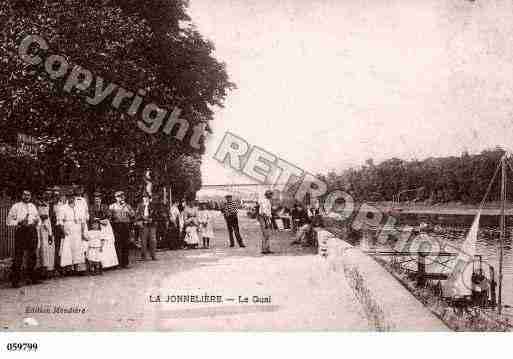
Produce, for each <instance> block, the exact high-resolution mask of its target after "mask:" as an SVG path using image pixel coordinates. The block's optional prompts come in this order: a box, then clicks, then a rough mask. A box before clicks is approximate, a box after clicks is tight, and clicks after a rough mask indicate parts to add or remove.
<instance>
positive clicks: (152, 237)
mask: <svg viewBox="0 0 513 359" xmlns="http://www.w3.org/2000/svg"><path fill="white" fill-rule="evenodd" d="M159 215H160V213H159V208H158V207H157V206H156V204H155V203H152V202H151V198H150V196H149V195H148V194H147V193H144V195H143V198H142V202H141V203H139V205H138V206H137V209H136V211H135V220H136V224H137V226H138V227H139V236H140V239H141V247H142V259H143V260H146V257H147V251H148V249H149V251H150V256H151V259H152V260H154V261H155V260H157V257H156V255H155V252H156V249H157V225H158V222H159V220H160V216H159Z"/></svg>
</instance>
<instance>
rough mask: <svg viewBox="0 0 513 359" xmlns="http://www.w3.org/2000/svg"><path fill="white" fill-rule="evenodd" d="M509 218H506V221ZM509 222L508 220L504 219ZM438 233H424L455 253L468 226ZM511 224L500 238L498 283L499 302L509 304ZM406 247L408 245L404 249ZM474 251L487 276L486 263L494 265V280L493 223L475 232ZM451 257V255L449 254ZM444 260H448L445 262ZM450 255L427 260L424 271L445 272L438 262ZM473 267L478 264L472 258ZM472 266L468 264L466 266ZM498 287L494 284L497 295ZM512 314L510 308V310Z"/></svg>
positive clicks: (512, 294)
mask: <svg viewBox="0 0 513 359" xmlns="http://www.w3.org/2000/svg"><path fill="white" fill-rule="evenodd" d="M508 222H509V221H508ZM508 224H509V223H508ZM442 229H443V230H442V231H441V233H438V234H436V233H428V236H429V237H431V238H432V239H434V240H436V241H437V242H438V244H437V246H434V247H433V248H440V249H441V251H445V252H451V253H458V249H459V248H460V247H461V244H462V243H463V242H464V239H465V236H466V234H467V232H468V230H469V229H470V226H465V227H459V228H449V227H442ZM512 234H513V226H508V227H507V231H506V236H505V241H504V247H503V248H504V257H503V258H504V261H503V286H502V301H503V304H507V305H511V306H513V249H512V236H513V235H512ZM360 245H361V246H362V248H364V249H370V250H390V249H391V247H389V246H388V247H387V246H383V245H378V244H376V242H374V243H360ZM405 251H408V249H405ZM476 255H481V256H482V260H483V270H484V273H485V275H486V276H487V277H489V269H488V266H492V267H494V269H495V273H496V280H497V281H498V272H499V230H498V228H497V227H496V226H494V227H480V229H479V232H478V241H477V245H476ZM453 258H455V257H453ZM397 259H398V260H399V261H403V262H404V263H403V267H405V268H408V269H416V266H417V262H416V261H415V260H412V261H410V262H407V260H408V257H406V258H404V257H398V258H397ZM447 261H448V262H447ZM451 261H454V259H452V260H451V259H449V258H447V257H446V258H439V259H438V260H436V261H434V260H428V261H427V265H426V271H427V272H430V273H436V272H447V271H448V269H447V268H446V267H444V266H443V265H440V264H439V262H443V263H445V264H449V265H450V263H453V262H451ZM474 265H475V267H476V268H477V267H478V264H477V262H475V264H474ZM471 267H472V266H469V267H468V268H469V270H472V269H471ZM498 291H499V288H498V286H497V295H498ZM512 314H513V312H512Z"/></svg>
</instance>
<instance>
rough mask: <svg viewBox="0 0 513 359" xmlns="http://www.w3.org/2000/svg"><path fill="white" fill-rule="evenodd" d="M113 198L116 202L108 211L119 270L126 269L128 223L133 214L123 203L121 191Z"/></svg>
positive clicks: (123, 194) (123, 197)
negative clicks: (114, 239)
mask: <svg viewBox="0 0 513 359" xmlns="http://www.w3.org/2000/svg"><path fill="white" fill-rule="evenodd" d="M114 197H115V198H116V202H115V203H113V204H111V205H110V207H109V211H110V216H111V218H112V229H113V231H114V237H115V238H116V242H115V245H116V252H117V254H118V258H119V263H120V265H121V268H128V261H129V260H128V254H129V236H130V222H131V221H132V219H133V218H134V216H135V212H134V210H133V209H132V207H130V205H129V204H128V203H126V202H125V193H124V192H123V191H117V192H116V193H115V194H114Z"/></svg>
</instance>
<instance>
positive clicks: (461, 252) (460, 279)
mask: <svg viewBox="0 0 513 359" xmlns="http://www.w3.org/2000/svg"><path fill="white" fill-rule="evenodd" d="M509 157H510V154H509V153H507V152H506V153H505V154H504V155H503V156H502V157H501V159H500V161H499V163H498V165H497V168H496V170H495V173H494V175H493V178H492V179H491V181H490V183H489V185H488V188H487V190H486V193H485V195H484V197H483V199H482V201H481V204H480V205H479V208H478V210H477V213H476V215H475V217H474V220H473V222H472V226H471V227H470V229H469V231H468V233H467V235H466V237H465V240H464V241H463V243H462V245H461V247H460V248H459V249H458V254H457V256H456V259H455V260H454V262H453V263H452V265H451V266H450V269H451V271H450V272H449V275H448V279H447V281H446V282H445V284H444V285H443V292H444V296H445V297H451V298H468V297H470V296H471V295H472V291H473V290H476V289H479V286H478V287H477V288H476V286H475V278H476V275H481V276H482V275H483V273H476V269H475V268H474V262H475V258H476V243H477V236H478V232H479V221H480V218H481V212H482V210H483V206H484V204H485V202H486V199H487V197H488V195H489V193H490V190H491V188H492V185H493V183H494V181H495V179H496V177H497V174H498V172H499V169H500V170H501V186H500V199H501V210H500V240H499V275H498V280H499V291H498V299H497V310H498V313H499V314H501V311H502V308H503V303H502V270H503V268H502V267H503V257H504V254H503V246H504V238H505V223H506V222H505V205H506V183H507V182H506V165H509V163H508V162H507V159H508V158H509ZM510 168H511V165H510ZM490 268H491V269H490V278H488V282H489V283H490V284H491V286H490V288H491V292H492V300H491V302H492V303H494V302H495V300H494V299H495V298H494V297H495V294H494V293H495V286H494V285H495V283H494V281H495V278H494V273H495V271H494V269H493V267H490ZM481 270H482V269H481ZM483 278H484V277H483Z"/></svg>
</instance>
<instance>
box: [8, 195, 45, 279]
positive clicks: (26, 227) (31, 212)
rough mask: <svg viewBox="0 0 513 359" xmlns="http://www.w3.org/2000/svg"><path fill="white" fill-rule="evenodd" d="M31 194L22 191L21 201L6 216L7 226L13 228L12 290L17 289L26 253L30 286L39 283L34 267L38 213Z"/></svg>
mask: <svg viewBox="0 0 513 359" xmlns="http://www.w3.org/2000/svg"><path fill="white" fill-rule="evenodd" d="M31 198H32V193H31V192H30V191H29V190H24V191H23V192H22V195H21V201H20V202H17V203H15V204H14V205H13V206H12V207H11V209H10V210H9V214H8V215H7V225H8V226H12V227H14V228H15V232H14V260H13V264H12V269H11V276H12V277H11V281H12V286H13V287H14V288H19V286H20V284H19V281H20V276H21V267H22V264H23V255H24V254H25V252H28V261H27V272H28V274H29V277H30V280H31V281H32V284H37V283H39V281H40V278H39V276H38V275H37V272H36V271H35V266H36V262H37V226H38V224H39V222H40V218H39V212H38V210H37V208H36V206H35V205H34V204H33V203H32V202H31Z"/></svg>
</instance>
